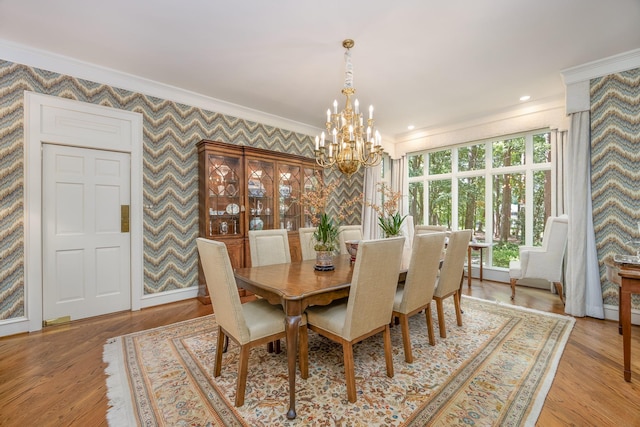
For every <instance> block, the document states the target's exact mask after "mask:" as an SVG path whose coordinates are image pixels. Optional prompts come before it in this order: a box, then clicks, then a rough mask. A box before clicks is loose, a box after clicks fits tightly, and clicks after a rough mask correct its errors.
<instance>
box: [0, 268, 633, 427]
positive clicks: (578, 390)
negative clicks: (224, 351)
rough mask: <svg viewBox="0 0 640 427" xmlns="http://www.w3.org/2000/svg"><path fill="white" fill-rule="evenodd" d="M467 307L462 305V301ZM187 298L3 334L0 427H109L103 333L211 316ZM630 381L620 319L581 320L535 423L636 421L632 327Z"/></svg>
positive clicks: (497, 290) (498, 289) (490, 287)
mask: <svg viewBox="0 0 640 427" xmlns="http://www.w3.org/2000/svg"><path fill="white" fill-rule="evenodd" d="M463 293H464V294H467V295H472V296H475V297H478V298H482V299H489V300H498V301H501V302H503V303H505V304H511V301H510V299H509V296H510V293H511V290H510V287H509V285H508V284H504V283H495V282H489V281H484V282H479V281H476V280H474V281H473V285H472V287H471V289H467V285H466V282H465V285H464V287H463ZM515 304H517V305H521V306H525V307H530V308H534V309H538V310H543V311H548V312H554V313H562V312H563V307H562V303H561V302H560V299H559V298H558V297H557V296H556V295H552V294H551V293H549V292H547V291H543V290H538V289H531V288H524V287H518V288H517V292H516V301H515ZM463 309H464V302H463ZM210 310H211V306H204V305H202V304H200V302H198V301H197V300H195V299H193V300H188V301H183V302H178V303H174V304H168V305H164V306H160V307H154V308H148V309H144V310H142V311H138V312H124V313H117V314H113V315H108V316H101V317H97V318H93V319H88V320H81V321H75V322H72V323H71V324H68V325H60V326H51V327H47V328H45V329H44V330H43V331H41V332H34V333H31V334H22V335H16V336H13V337H5V338H0V426H7V427H9V426H11V427H13V426H31V425H37V426H72V425H74V426H103V425H104V426H106V425H107V422H106V419H105V414H106V411H107V403H108V402H107V397H106V384H105V381H106V376H105V374H104V369H105V367H106V366H105V364H104V363H103V362H102V349H103V345H104V343H105V342H106V340H107V339H108V338H111V337H115V336H119V335H123V334H127V333H130V332H135V331H140V330H144V329H149V328H154V327H158V326H162V325H167V324H170V323H174V322H177V321H180V320H186V319H191V318H194V317H198V316H202V315H205V314H208V313H210ZM631 354H632V359H633V360H632V367H631V369H632V372H633V374H632V382H631V383H627V382H625V381H624V379H623V374H622V336H621V335H619V334H618V324H617V322H613V321H603V320H597V319H591V318H578V319H576V325H575V327H574V330H573V332H572V334H571V337H570V339H569V342H568V343H567V346H566V349H565V351H564V354H563V356H562V359H561V360H560V363H559V365H558V372H557V374H556V377H555V378H554V381H553V384H552V386H551V389H550V391H549V394H548V395H547V399H546V401H545V404H544V407H543V409H542V412H541V414H540V417H539V419H538V424H537V425H539V426H544V427H547V426H572V425H575V426H632V425H640V327H639V326H633V327H632V349H631Z"/></svg>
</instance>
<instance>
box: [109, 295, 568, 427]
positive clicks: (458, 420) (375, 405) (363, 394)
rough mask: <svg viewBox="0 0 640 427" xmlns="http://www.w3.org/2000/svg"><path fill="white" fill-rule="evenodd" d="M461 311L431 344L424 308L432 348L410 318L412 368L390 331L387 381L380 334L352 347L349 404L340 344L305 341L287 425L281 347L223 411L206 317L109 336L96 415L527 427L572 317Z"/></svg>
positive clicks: (113, 419)
mask: <svg viewBox="0 0 640 427" xmlns="http://www.w3.org/2000/svg"><path fill="white" fill-rule="evenodd" d="M462 307H463V310H464V314H463V326H462V327H458V326H456V325H455V314H454V310H453V304H451V303H449V304H445V314H446V317H447V338H446V339H443V338H440V337H439V331H438V328H437V316H435V305H434V307H433V312H434V325H435V329H436V345H435V346H433V347H432V346H430V345H429V344H428V339H427V331H426V324H425V320H424V315H416V316H413V317H412V319H411V321H410V328H411V338H412V345H413V356H414V363H413V364H407V363H406V362H405V361H404V352H403V350H402V336H401V332H400V328H399V327H394V328H392V330H391V332H392V333H391V335H392V343H393V363H394V370H395V376H394V377H393V378H388V377H387V376H386V370H385V363H384V350H383V342H382V336H381V335H380V336H375V337H371V338H369V339H367V340H365V341H363V342H361V343H360V344H357V345H356V346H355V347H354V357H355V365H356V388H357V391H358V400H357V402H356V403H354V404H351V403H349V402H348V401H347V395H346V386H345V379H344V370H343V359H342V346H340V345H338V344H336V343H333V342H331V341H329V340H327V339H325V338H324V337H321V336H319V335H317V334H315V333H311V332H310V334H309V378H308V379H307V380H303V379H301V378H299V377H298V379H297V380H296V391H297V394H296V397H297V399H296V410H297V414H298V417H297V418H296V420H293V421H290V420H287V418H286V411H287V409H288V403H289V394H288V393H289V390H288V380H287V355H286V350H283V351H282V353H280V354H274V353H267V351H266V348H265V347H264V346H262V347H258V348H255V349H254V350H252V353H251V357H250V360H249V375H248V379H247V392H246V397H245V404H244V406H242V407H240V408H235V407H234V406H233V401H234V398H235V385H236V367H237V361H238V347H237V346H235V345H234V344H232V343H230V345H229V351H228V352H227V353H225V355H224V356H223V367H222V375H221V376H220V377H218V378H215V379H214V378H213V361H214V355H215V345H216V336H217V332H216V321H215V316H214V315H210V316H206V317H202V318H199V319H194V320H190V321H185V322H181V323H177V324H173V325H168V326H165V327H161V328H158V329H154V330H148V331H142V332H139V333H134V334H130V335H125V336H122V337H118V338H114V339H110V340H109V341H108V342H107V344H106V345H105V349H104V360H105V362H107V363H108V368H107V374H108V379H107V387H108V398H109V401H110V406H111V407H110V409H109V412H108V414H107V418H108V421H109V424H110V425H111V426H114V427H116V426H117V427H122V426H134V425H143V426H155V425H166V426H178V425H181V426H292V425H305V426H306V425H314V426H378V425H379V426H424V425H443V426H454V425H460V426H462V425H464V426H469V425H476V426H479V425H481V426H490V425H500V426H519V425H533V424H534V423H535V421H536V419H537V417H538V415H539V413H540V410H541V408H542V404H543V403H544V399H545V396H546V395H547V392H548V391H549V388H550V387H551V383H552V381H553V377H554V375H555V371H556V367H557V364H558V361H559V359H560V357H561V355H562V352H563V350H564V346H565V344H566V341H567V339H568V337H569V334H570V333H571V329H572V328H573V325H574V323H575V319H573V318H571V317H567V316H559V315H553V314H549V313H542V312H539V311H534V310H528V309H521V308H517V307H513V306H510V305H502V304H499V303H495V302H489V301H482V300H478V299H474V298H469V297H463V302H462ZM283 344H284V343H283ZM282 347H283V348H284V347H286V346H284V345H283V346H282Z"/></svg>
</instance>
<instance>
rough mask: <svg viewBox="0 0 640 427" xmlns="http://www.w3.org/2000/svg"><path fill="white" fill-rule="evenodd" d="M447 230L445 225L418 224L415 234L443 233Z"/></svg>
mask: <svg viewBox="0 0 640 427" xmlns="http://www.w3.org/2000/svg"><path fill="white" fill-rule="evenodd" d="M443 231H444V232H446V231H447V227H446V226H444V225H416V226H415V231H414V233H415V234H427V233H441V232H443Z"/></svg>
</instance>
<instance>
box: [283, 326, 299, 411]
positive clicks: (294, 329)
mask: <svg viewBox="0 0 640 427" xmlns="http://www.w3.org/2000/svg"><path fill="white" fill-rule="evenodd" d="M301 318H302V316H301V315H299V314H298V315H287V317H286V318H285V328H286V331H287V362H288V367H289V411H288V412H287V418H288V419H290V420H292V419H294V418H295V417H296V362H297V356H298V328H299V327H300V319H301Z"/></svg>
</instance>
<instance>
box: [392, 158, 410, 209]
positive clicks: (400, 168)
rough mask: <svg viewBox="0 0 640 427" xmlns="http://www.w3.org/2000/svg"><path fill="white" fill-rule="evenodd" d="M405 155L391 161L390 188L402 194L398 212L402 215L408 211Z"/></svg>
mask: <svg viewBox="0 0 640 427" xmlns="http://www.w3.org/2000/svg"><path fill="white" fill-rule="evenodd" d="M407 176H408V172H407V156H402V157H400V158H399V159H394V160H392V161H391V189H392V190H393V191H399V192H400V194H402V202H401V204H400V207H399V212H400V213H401V214H402V215H407V214H408V213H409V186H408V185H407Z"/></svg>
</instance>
